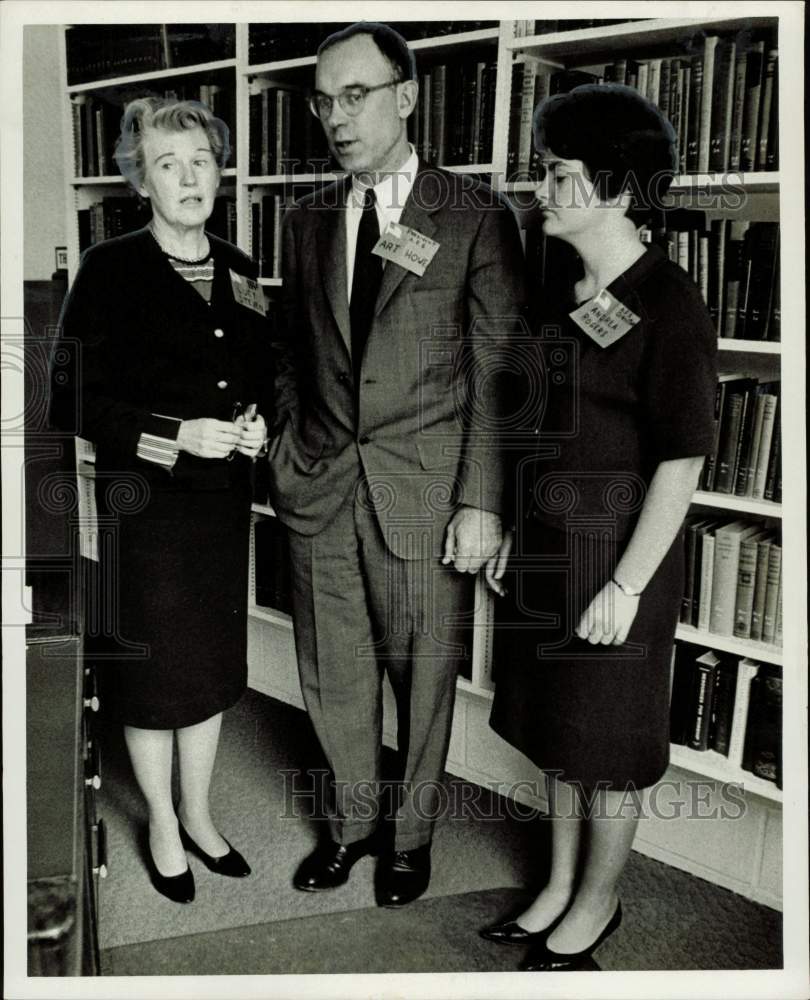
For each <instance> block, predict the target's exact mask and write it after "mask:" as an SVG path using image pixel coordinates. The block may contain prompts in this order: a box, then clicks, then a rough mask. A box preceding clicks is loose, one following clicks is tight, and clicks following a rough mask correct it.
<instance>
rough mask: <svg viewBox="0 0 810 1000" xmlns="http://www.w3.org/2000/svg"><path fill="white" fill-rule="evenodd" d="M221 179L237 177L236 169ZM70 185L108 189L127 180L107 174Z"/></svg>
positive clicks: (229, 169) (78, 180)
mask: <svg viewBox="0 0 810 1000" xmlns="http://www.w3.org/2000/svg"><path fill="white" fill-rule="evenodd" d="M220 177H223V178H228V177H236V167H225V169H224V170H223V171H222V172H221V173H220ZM70 183H71V184H72V186H73V187H108V186H113V185H115V186H120V185H122V184H126V183H127V180H126V178H125V177H122V176H121V175H120V174H105V176H103V177H73V178H71V181H70Z"/></svg>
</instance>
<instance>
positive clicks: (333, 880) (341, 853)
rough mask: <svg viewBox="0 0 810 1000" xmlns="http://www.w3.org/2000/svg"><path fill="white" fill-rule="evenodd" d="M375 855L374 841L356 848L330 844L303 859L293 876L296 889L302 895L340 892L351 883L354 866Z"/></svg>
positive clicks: (361, 841) (367, 839) (354, 846)
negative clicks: (350, 876)
mask: <svg viewBox="0 0 810 1000" xmlns="http://www.w3.org/2000/svg"><path fill="white" fill-rule="evenodd" d="M375 853H376V844H375V841H374V839H373V838H372V837H366V838H365V839H364V840H356V841H355V842H354V843H353V844H336V843H335V842H334V841H333V840H328V841H327V842H326V843H325V844H321V845H319V846H318V847H316V848H315V850H314V851H313V852H312V854H310V855H309V857H306V858H304V860H303V861H302V862H301V864H300V865H299V866H298V871H297V872H296V873H295V875H294V876H293V885H294V886H295V888H296V889H300V890H301V891H302V892H321V891H322V890H323V889H337V887H338V886H339V885H343V884H344V883H346V882H347V881H348V879H349V872H350V871H351V870H352V866H353V865H354V864H355V863H356V862H357V861H359V860H360V858H363V857H365V856H366V855H367V854H375Z"/></svg>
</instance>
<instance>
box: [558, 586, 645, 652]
mask: <svg viewBox="0 0 810 1000" xmlns="http://www.w3.org/2000/svg"><path fill="white" fill-rule="evenodd" d="M638 602H639V597H638V596H634V595H630V594H625V592H624V591H623V590H622V589H621V588H620V587H617V586H616V584H615V583H614V582H613V581H612V580H611V581H610V582H609V583H608V584H606V585H605V586H604V587H603V588H602V589H601V590H600V591H599V593H598V594H597V595H596V597H594V599H593V600H592V601H591V603H590V604H589V605H588V607H587V608H586V609H585V612H584V614H583V615H582V617H581V618H580V620H579V624H578V625H577V627H576V629H575V630H574V631H575V633H576V634H577V635H578V636H579V638H580V639H587V640H588V642H590V643H591V644H592V645H594V646H596V645H598V644H600V643H601V644H602V645H603V646H611V645H612V646H621V644H622V643H623V642H626V641H627V633H628V632H629V631H630V626H631V625H632V624H633V622H634V621H635V617H636V614H637V612H638Z"/></svg>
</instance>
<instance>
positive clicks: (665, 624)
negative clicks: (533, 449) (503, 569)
mask: <svg viewBox="0 0 810 1000" xmlns="http://www.w3.org/2000/svg"><path fill="white" fill-rule="evenodd" d="M624 545H625V543H624V542H621V543H617V542H616V541H615V540H612V539H611V538H610V537H609V536H608V537H602V538H598V537H591V538H590V539H586V538H585V536H584V535H580V534H577V533H565V532H561V531H557V530H554V529H553V528H546V527H545V526H543V525H542V524H540V523H538V522H536V521H529V522H526V525H525V530H524V531H523V532H522V536H521V538H520V540H519V542H518V547H519V551H518V554H517V556H516V557H515V558H513V559H512V560H511V562H510V572H509V574H508V576H507V578H506V586H507V587H508V589H509V595H508V596H507V597H506V598H503V599H502V603H501V604H499V607H498V612H497V617H496V622H497V624H496V636H495V663H494V673H495V685H496V686H495V700H494V704H493V708H492V715H491V718H490V725H491V726H492V728H493V729H494V730H495V731H496V732H497V733H499V734H500V735H501V736H502V737H503V738H504V739H505V740H506V741H507V742H508V743H510V744H511V745H512V746H514V747H516V748H517V749H518V750H520V751H521V752H522V753H524V754H525V755H526V756H527V757H528V758H529V759H530V760H532V761H533V762H534V763H535V764H537V766H538V767H540V768H542V769H543V770H544V771H546V772H549V773H550V772H553V773H554V774H555V775H556V776H557V777H558V778H560V779H561V780H563V781H567V782H571V783H577V784H580V785H581V786H582V787H583V789H584V790H585V791H586V792H592V791H593V790H595V789H598V788H605V789H611V790H614V791H619V790H624V789H628V788H646V787H648V786H650V785H653V784H655V783H656V781H658V780H659V779H660V778H661V777H662V776H663V774H664V772H665V770H666V768H667V764H668V762H669V693H670V689H669V685H670V663H671V656H672V646H673V640H674V636H675V628H676V624H677V620H678V614H679V608H680V603H681V596H682V593H683V569H684V566H683V535H682V533H679V534H678V536H677V538H676V539H675V541H674V542H673V544H672V546H671V548H670V550H669V552H668V553H667V555H666V556H665V557H664V559H663V561H662V563H661V565H660V566H659V568H658V570H657V571H656V573H655V575H654V577H653V579H652V580H651V581H650V583H649V584H648V585H647V587H646V588H645V591H644V593H643V594H642V596H641V599H640V601H639V607H638V613H637V615H636V618H635V621H634V622H633V625H632V627H631V629H630V633H629V635H628V637H627V642H626V643H624V644H623V645H621V646H601V645H598V646H592V645H590V644H589V643H588V642H586V641H585V640H582V639H579V638H577V636H576V635H574V634H573V630H574V628H576V625H577V622H578V620H579V615H580V614H581V612H582V610H584V609H585V608H587V606H588V604H589V603H590V601H591V600H592V599H593V597H594V596H595V595H596V594H597V593H598V592H599V590H600V589H601V588H602V587H603V586H604V585H605V584H606V583H607V581H609V580H610V578H611V576H612V575H613V570H614V567H615V565H616V563H617V562H618V559H619V557H620V556H621V553H622V551H623V548H624Z"/></svg>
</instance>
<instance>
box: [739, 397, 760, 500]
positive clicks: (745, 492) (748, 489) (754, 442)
mask: <svg viewBox="0 0 810 1000" xmlns="http://www.w3.org/2000/svg"><path fill="white" fill-rule="evenodd" d="M764 415H765V396H764V394H761V393H760V394H758V395H757V397H756V400H755V403H754V423H753V426H752V428H751V434H750V442H751V443H750V447H749V449H748V454H747V456H746V458H745V462H744V466H743V467H742V468H741V469H739V470H738V472H737V482H738V484H739V483H740V481H741V480H742V483H741V489H740V490H739V491H738V490H736V489H735V491H734V492H735V493H736V494H737V496H743V497H750V496H753V492H754V474H755V472H756V466H757V456H758V455H759V447H760V442H761V441H762V419H763V417H764Z"/></svg>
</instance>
